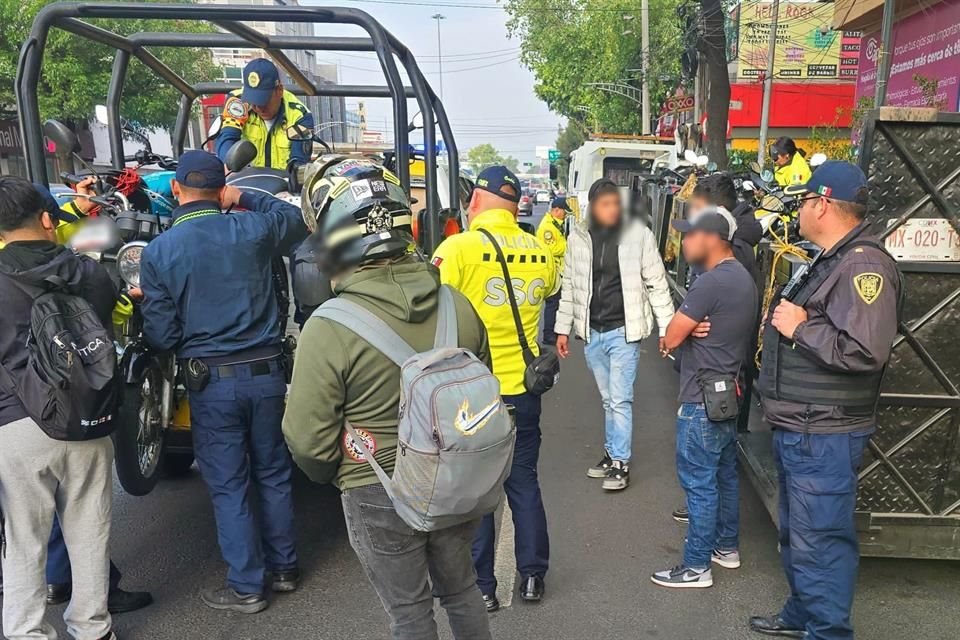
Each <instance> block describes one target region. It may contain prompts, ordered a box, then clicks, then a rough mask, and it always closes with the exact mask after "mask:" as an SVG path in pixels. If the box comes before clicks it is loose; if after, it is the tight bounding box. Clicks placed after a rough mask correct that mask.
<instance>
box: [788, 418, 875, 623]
mask: <svg viewBox="0 0 960 640" xmlns="http://www.w3.org/2000/svg"><path fill="white" fill-rule="evenodd" d="M871 434H872V430H871V431H868V432H862V433H836V434H820V433H806V434H804V433H796V432H793V431H782V430H779V429H778V430H776V431H774V432H773V452H774V459H775V461H776V464H777V475H778V476H779V481H780V559H781V561H782V563H783V570H784V573H786V576H787V582H788V583H789V585H790V597H789V598H788V599H787V602H786V604H784V606H783V611H782V612H781V613H780V616H781V617H782V618H783V620H784V622H786V623H787V624H788V625H790V626H791V627H794V628H797V629H806V631H807V637H808V638H809V639H810V640H850V639H851V638H853V625H852V624H851V622H850V609H851V608H852V606H853V592H854V587H855V586H856V582H857V569H858V566H859V564H860V550H859V547H858V544H857V531H856V527H855V526H854V520H853V517H854V515H853V514H854V510H855V509H856V505H857V470H858V469H859V467H860V463H861V461H862V460H863V451H864V449H866V447H867V444H868V443H869V441H870V436H871Z"/></svg>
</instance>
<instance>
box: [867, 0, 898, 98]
mask: <svg viewBox="0 0 960 640" xmlns="http://www.w3.org/2000/svg"><path fill="white" fill-rule="evenodd" d="M895 5H896V1H895V0H884V3H883V25H882V26H881V27H880V55H879V56H878V57H877V93H876V95H875V96H874V99H873V104H874V106H875V107H876V108H878V109H879V108H880V107H882V106H883V103H884V102H886V101H887V85H888V84H889V83H890V62H891V61H892V57H891V55H890V52H891V51H893V14H894V10H895Z"/></svg>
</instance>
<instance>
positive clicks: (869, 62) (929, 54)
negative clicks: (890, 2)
mask: <svg viewBox="0 0 960 640" xmlns="http://www.w3.org/2000/svg"><path fill="white" fill-rule="evenodd" d="M879 53H880V33H879V32H877V33H872V34H870V35H868V36H866V37H865V38H864V39H863V43H862V45H861V47H860V73H859V76H858V79H857V99H858V100H859V98H861V97H873V95H874V93H875V90H876V85H877V58H878V56H879ZM918 77H919V79H920V80H921V82H923V81H924V80H925V81H936V83H937V90H936V96H935V98H934V101H935V102H936V103H938V105H939V106H940V107H941V108H942V109H943V110H945V111H960V0H944V1H943V2H938V3H936V4H930V5H929V6H928V7H927V8H926V9H924V10H923V11H920V12H918V13H915V14H913V15H912V16H908V17H907V18H904V19H903V20H898V21H897V22H895V23H894V25H893V57H892V60H891V67H890V84H889V86H888V87H887V104H888V105H891V106H896V107H926V106H933V105H931V104H929V103H930V96H927V95H924V91H923V89H922V87H921V82H917V80H918Z"/></svg>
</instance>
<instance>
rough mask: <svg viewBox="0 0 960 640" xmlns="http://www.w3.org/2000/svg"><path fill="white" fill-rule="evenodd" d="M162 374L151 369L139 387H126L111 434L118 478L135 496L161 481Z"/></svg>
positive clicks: (135, 385) (145, 493) (142, 493)
mask: <svg viewBox="0 0 960 640" xmlns="http://www.w3.org/2000/svg"><path fill="white" fill-rule="evenodd" d="M162 394H163V374H162V373H161V371H160V369H158V368H157V367H156V366H150V367H149V368H148V369H147V370H146V371H145V372H144V376H143V380H142V381H141V382H140V383H139V384H128V385H126V389H124V394H123V402H122V404H121V405H120V412H119V415H120V425H119V426H118V427H117V430H116V431H114V434H113V443H114V448H115V450H116V467H117V477H118V478H119V480H120V485H121V486H122V487H123V489H124V490H125V491H126V492H127V493H129V494H130V495H134V496H145V495H147V494H148V493H150V492H151V491H152V490H153V488H154V487H155V486H156V485H157V480H159V479H160V470H161V464H160V462H161V460H162V458H163V441H164V435H165V432H164V429H163V420H162V411H163V409H162V406H163V405H162V398H163V395H162Z"/></svg>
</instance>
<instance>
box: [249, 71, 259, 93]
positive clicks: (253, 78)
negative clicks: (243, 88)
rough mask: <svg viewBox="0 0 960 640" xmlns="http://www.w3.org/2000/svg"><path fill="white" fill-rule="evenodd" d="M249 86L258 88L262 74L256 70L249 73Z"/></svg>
mask: <svg viewBox="0 0 960 640" xmlns="http://www.w3.org/2000/svg"><path fill="white" fill-rule="evenodd" d="M247 86H248V87H250V88H251V89H256V88H257V87H258V86H260V74H259V73H257V72H256V71H251V72H250V73H249V74H248V75H247Z"/></svg>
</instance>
